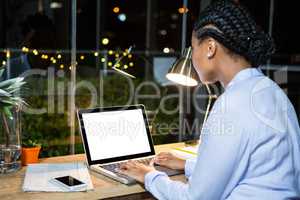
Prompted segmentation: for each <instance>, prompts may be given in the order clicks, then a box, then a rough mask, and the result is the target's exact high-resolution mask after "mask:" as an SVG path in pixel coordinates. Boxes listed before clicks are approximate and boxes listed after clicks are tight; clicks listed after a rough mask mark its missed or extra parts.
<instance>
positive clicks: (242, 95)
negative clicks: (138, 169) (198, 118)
mask: <svg viewBox="0 0 300 200" xmlns="http://www.w3.org/2000/svg"><path fill="white" fill-rule="evenodd" d="M185 175H186V177H187V178H188V182H187V183H186V184H185V183H182V182H179V181H172V180H171V179H169V177H168V176H167V175H166V174H165V173H162V172H158V171H153V172H149V173H147V174H146V176H145V188H146V190H148V191H149V192H151V193H152V194H153V195H154V196H155V197H156V198H158V199H170V200H176V199H178V200H185V199H190V200H192V199H199V200H202V199H204V200H223V199H227V200H244V199H247V200H262V199H264V200H265V199H266V200H269V199H270V200H284V199H292V198H300V129H299V124H298V120H297V116H296V114H295V111H294V108H293V106H292V104H291V103H290V101H289V100H288V98H287V96H286V95H285V93H284V92H283V91H282V90H281V89H280V88H279V87H278V85H277V84H276V83H274V82H273V81H272V80H270V79H269V78H268V77H266V76H264V75H263V74H262V72H261V71H260V70H259V69H255V68H248V69H244V70H242V71H240V72H239V73H238V74H237V75H236V76H235V77H234V78H233V80H232V81H231V82H230V83H229V84H228V85H227V87H226V88H225V92H224V93H223V94H222V95H221V96H220V97H219V98H218V99H217V101H216V102H215V104H214V106H213V108H212V111H211V113H210V115H209V117H208V119H207V122H206V123H205V124H204V126H203V129H202V132H201V144H200V146H199V149H198V156H197V159H196V160H187V161H186V164H185Z"/></svg>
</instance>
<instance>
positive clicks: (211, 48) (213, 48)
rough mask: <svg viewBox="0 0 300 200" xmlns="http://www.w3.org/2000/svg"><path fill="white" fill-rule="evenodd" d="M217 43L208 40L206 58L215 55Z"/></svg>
mask: <svg viewBox="0 0 300 200" xmlns="http://www.w3.org/2000/svg"><path fill="white" fill-rule="evenodd" d="M216 52H217V43H216V41H215V40H214V39H212V38H209V39H208V40H207V58H208V59H211V58H213V57H214V56H215V55H216Z"/></svg>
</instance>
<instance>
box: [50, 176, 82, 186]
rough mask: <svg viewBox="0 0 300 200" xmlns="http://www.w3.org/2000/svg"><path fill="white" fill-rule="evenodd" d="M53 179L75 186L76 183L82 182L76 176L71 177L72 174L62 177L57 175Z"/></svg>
mask: <svg viewBox="0 0 300 200" xmlns="http://www.w3.org/2000/svg"><path fill="white" fill-rule="evenodd" d="M55 179H56V180H57V181H59V182H62V183H63V184H65V185H67V186H77V185H81V184H84V183H83V182H81V181H80V180H78V179H76V178H73V177H72V176H62V177H57V178H55Z"/></svg>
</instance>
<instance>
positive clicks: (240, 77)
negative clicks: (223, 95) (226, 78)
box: [225, 68, 263, 89]
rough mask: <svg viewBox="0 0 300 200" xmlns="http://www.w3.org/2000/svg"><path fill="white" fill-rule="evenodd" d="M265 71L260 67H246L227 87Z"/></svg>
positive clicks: (260, 74)
mask: <svg viewBox="0 0 300 200" xmlns="http://www.w3.org/2000/svg"><path fill="white" fill-rule="evenodd" d="M262 75H263V73H262V71H261V69H260V68H246V69H243V70H241V71H239V72H238V73H237V74H236V75H235V76H234V77H233V79H232V80H231V81H230V82H229V83H228V85H227V86H226V88H225V89H228V88H230V87H231V86H232V85H234V84H236V83H237V82H240V81H243V80H246V79H248V78H251V77H255V76H262Z"/></svg>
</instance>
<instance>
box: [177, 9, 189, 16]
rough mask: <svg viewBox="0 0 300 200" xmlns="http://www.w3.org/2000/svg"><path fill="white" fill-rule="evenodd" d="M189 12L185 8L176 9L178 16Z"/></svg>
mask: <svg viewBox="0 0 300 200" xmlns="http://www.w3.org/2000/svg"><path fill="white" fill-rule="evenodd" d="M188 11H189V9H188V8H187V7H181V8H178V12H179V13H180V14H184V13H187V12H188Z"/></svg>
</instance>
